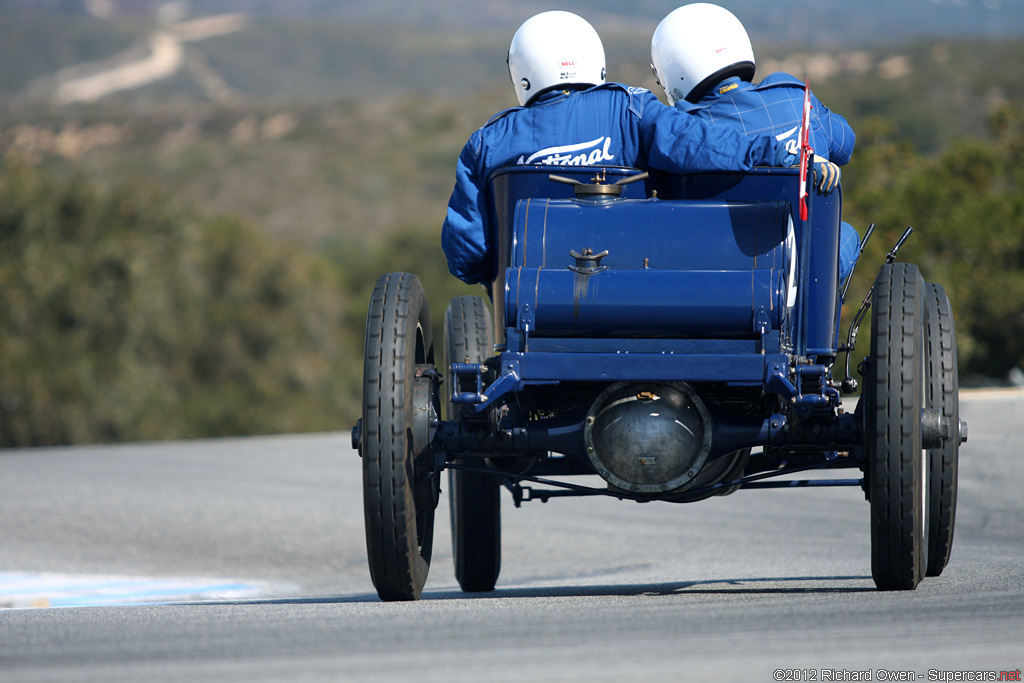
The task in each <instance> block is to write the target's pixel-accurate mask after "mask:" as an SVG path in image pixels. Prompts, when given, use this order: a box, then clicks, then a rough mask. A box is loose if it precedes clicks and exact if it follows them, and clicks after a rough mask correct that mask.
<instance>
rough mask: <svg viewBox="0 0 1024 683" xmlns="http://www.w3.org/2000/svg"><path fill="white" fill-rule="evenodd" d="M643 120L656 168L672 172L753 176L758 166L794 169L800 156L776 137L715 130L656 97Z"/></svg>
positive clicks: (643, 138)
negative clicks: (793, 166) (792, 167)
mask: <svg viewBox="0 0 1024 683" xmlns="http://www.w3.org/2000/svg"><path fill="white" fill-rule="evenodd" d="M647 95H648V96H649V99H647V100H645V101H643V103H642V108H640V109H639V113H637V108H636V107H634V108H632V111H634V113H637V115H638V116H639V117H640V138H641V144H642V145H643V149H644V152H645V153H646V155H647V161H648V163H649V164H650V165H651V167H653V168H657V169H660V170H663V171H669V172H672V173H699V172H702V171H748V170H750V169H751V168H752V167H754V166H791V165H792V164H793V163H795V161H796V156H795V155H794V154H792V153H789V152H787V151H786V149H785V145H783V144H780V143H779V142H778V141H776V140H775V138H774V137H772V136H770V135H758V136H749V137H748V136H746V135H744V134H743V133H740V132H739V131H737V130H735V129H733V128H732V127H730V126H714V125H712V124H710V123H708V122H707V121H704V120H703V119H701V118H699V117H697V116H693V115H691V114H687V113H684V112H682V111H679V110H678V109H675V108H673V107H669V106H666V105H664V104H662V103H661V102H659V101H658V99H657V98H656V97H654V95H653V94H651V93H650V92H647Z"/></svg>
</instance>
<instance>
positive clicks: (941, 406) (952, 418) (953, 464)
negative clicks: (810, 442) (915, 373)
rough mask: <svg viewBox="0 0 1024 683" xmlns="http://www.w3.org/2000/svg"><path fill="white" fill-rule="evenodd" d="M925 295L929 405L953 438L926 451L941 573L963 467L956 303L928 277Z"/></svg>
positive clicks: (930, 538)
mask: <svg viewBox="0 0 1024 683" xmlns="http://www.w3.org/2000/svg"><path fill="white" fill-rule="evenodd" d="M924 295H925V316H924V317H925V325H926V328H925V329H926V334H925V353H924V356H925V362H926V366H927V375H928V379H927V383H926V384H925V390H926V392H927V395H926V396H925V405H926V407H927V408H929V409H931V410H936V411H940V414H941V416H942V417H943V418H944V419H946V420H948V424H949V425H950V427H951V431H952V433H951V435H950V436H951V438H949V439H946V440H945V441H944V442H943V444H942V446H941V447H939V448H933V449H930V450H928V451H926V454H925V458H926V459H927V463H928V464H927V469H928V493H927V496H926V498H927V504H928V509H927V511H926V516H925V520H926V524H925V528H926V535H925V538H926V539H927V549H928V556H927V575H928V576H938V575H939V574H941V573H942V570H943V569H945V568H946V564H948V563H949V554H950V551H951V550H952V549H953V522H954V520H955V517H956V489H957V468H958V463H959V459H960V440H961V439H960V399H959V394H960V381H959V374H958V372H957V366H956V330H955V328H954V325H953V308H952V306H951V305H950V303H949V297H947V296H946V290H945V289H943V288H942V285H937V284H935V283H932V282H927V283H925V285H924Z"/></svg>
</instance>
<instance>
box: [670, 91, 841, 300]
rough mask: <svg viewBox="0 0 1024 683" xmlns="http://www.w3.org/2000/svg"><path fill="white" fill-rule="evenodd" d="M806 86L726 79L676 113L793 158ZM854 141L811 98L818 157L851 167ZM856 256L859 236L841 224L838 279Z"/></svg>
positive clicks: (680, 104)
mask: <svg viewBox="0 0 1024 683" xmlns="http://www.w3.org/2000/svg"><path fill="white" fill-rule="evenodd" d="M803 104H804V84H803V83H802V82H801V81H799V80H797V79H796V78H795V77H793V76H790V75H789V74H785V73H774V74H771V75H769V76H767V77H766V78H765V79H764V80H762V81H761V82H760V83H759V84H758V85H753V84H751V83H748V82H746V81H743V80H740V79H739V78H738V77H735V76H734V77H732V78H727V79H726V80H724V81H722V82H721V83H719V84H718V85H717V86H715V87H714V88H712V89H711V91H710V92H709V93H708V94H707V95H705V96H704V97H703V98H702V99H701V100H700V102H697V103H696V104H693V103H690V102H686V101H684V100H679V101H677V102H676V107H677V108H679V109H680V110H682V111H686V112H689V113H691V114H694V115H695V116H697V117H699V118H701V119H704V120H706V121H708V122H709V123H711V124H712V125H713V126H715V127H716V128H721V127H729V128H733V129H735V130H738V131H741V132H742V133H744V134H746V135H754V136H760V135H765V134H770V135H774V136H775V137H776V139H777V140H779V141H780V142H784V143H785V144H786V146H787V148H788V149H789V150H790V151H791V152H794V153H796V152H797V151H798V150H799V146H800V140H799V135H800V124H801V122H802V121H803ZM855 141H856V135H854V132H853V129H852V128H850V124H848V123H847V122H846V119H845V118H843V117H842V116H840V115H839V114H835V113H833V112H831V111H829V109H828V108H827V107H826V106H825V105H823V104H822V103H821V101H820V100H819V99H818V98H817V97H815V96H814V93H811V132H810V143H811V147H812V148H813V149H814V153H815V155H817V156H821V157H825V158H826V159H828V160H829V161H831V162H832V163H834V164H836V165H838V166H843V165H845V164H846V163H848V162H849V161H850V154H851V153H852V152H853V145H854V142H855ZM859 256H860V236H859V235H858V234H857V231H856V230H855V229H854V227H853V226H852V225H850V224H849V223H846V222H843V223H841V224H840V230H839V278H840V280H839V281H840V282H843V281H845V280H846V278H847V277H848V276H849V274H850V272H851V271H853V266H854V264H855V263H856V262H857V258H858V257H859Z"/></svg>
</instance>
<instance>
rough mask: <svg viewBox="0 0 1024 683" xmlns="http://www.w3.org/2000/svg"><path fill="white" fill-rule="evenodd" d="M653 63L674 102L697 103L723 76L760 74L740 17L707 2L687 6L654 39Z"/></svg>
mask: <svg viewBox="0 0 1024 683" xmlns="http://www.w3.org/2000/svg"><path fill="white" fill-rule="evenodd" d="M651 67H652V68H653V69H654V75H655V77H656V78H657V79H658V84H659V85H661V87H662V88H664V89H665V96H666V97H667V98H668V102H669V104H675V103H676V101H677V100H687V101H689V102H697V101H699V100H700V98H702V97H704V95H705V94H706V93H707V91H708V90H709V89H710V88H711V87H712V86H714V85H716V84H717V83H719V82H721V81H722V80H723V79H725V78H728V77H730V76H739V77H740V78H742V79H743V80H745V81H749V80H751V79H752V78H753V77H754V49H753V48H752V47H751V46H750V38H749V37H748V36H747V32H746V30H745V29H744V28H743V24H741V23H740V20H739V19H737V18H736V16H735V15H733V13H732V12H730V11H729V10H727V9H725V8H723V7H719V6H718V5H712V4H710V3H707V2H697V3H694V4H692V5H684V6H683V7H680V8H678V9H676V10H673V11H672V12H671V13H670V14H669V15H668V16H667V17H665V18H664V19H662V20H661V23H660V24H658V28H657V29H655V31H654V37H653V38H651Z"/></svg>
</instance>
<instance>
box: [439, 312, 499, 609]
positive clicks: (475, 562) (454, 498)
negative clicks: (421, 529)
mask: <svg viewBox="0 0 1024 683" xmlns="http://www.w3.org/2000/svg"><path fill="white" fill-rule="evenodd" d="M444 338H445V344H444V347H445V367H446V368H450V367H451V363H453V362H455V363H482V362H483V361H484V360H486V359H487V358H488V357H490V355H491V352H492V345H493V335H492V333H491V319H490V315H489V314H488V312H487V306H486V305H485V304H484V301H483V299H481V298H480V297H477V296H462V297H458V298H455V299H452V301H451V303H450V304H449V305H448V310H447V311H446V312H445V317H444ZM451 389H452V387H449V391H448V393H449V395H450V394H451ZM459 412H460V407H459V406H456V405H454V404H452V403H451V402H450V401H449V403H448V419H451V420H454V419H456V418H457V417H458V415H459ZM456 463H457V464H462V463H466V464H467V465H476V466H477V467H483V466H484V461H483V459H482V458H465V459H462V460H458V461H456ZM500 493H501V491H500V482H499V480H498V476H497V475H496V474H485V473H480V472H469V471H466V470H458V469H449V470H448V500H449V503H450V506H451V520H452V558H453V560H454V562H455V578H456V579H457V580H458V582H459V586H461V587H462V590H464V591H467V592H480V591H491V590H494V584H495V583H496V582H497V580H498V573H499V572H500V571H501V506H500V503H501V498H500V495H499V494H500Z"/></svg>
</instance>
